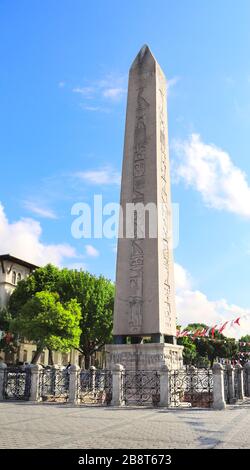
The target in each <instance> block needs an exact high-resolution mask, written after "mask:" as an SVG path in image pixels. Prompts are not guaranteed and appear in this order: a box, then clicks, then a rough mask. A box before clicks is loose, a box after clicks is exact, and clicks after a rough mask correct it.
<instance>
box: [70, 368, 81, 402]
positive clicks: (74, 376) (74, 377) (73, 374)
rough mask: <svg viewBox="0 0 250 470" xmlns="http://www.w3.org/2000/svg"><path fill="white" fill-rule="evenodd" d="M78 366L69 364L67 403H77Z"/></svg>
mask: <svg viewBox="0 0 250 470" xmlns="http://www.w3.org/2000/svg"><path fill="white" fill-rule="evenodd" d="M79 370H80V367H79V366H77V365H74V364H73V365H72V366H70V369H69V403H75V404H77V403H78V376H79Z"/></svg>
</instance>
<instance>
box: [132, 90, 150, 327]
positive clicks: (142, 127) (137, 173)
mask: <svg viewBox="0 0 250 470" xmlns="http://www.w3.org/2000/svg"><path fill="white" fill-rule="evenodd" d="M143 90H144V87H141V88H139V90H138V95H137V107H136V126H135V132H134V147H133V182H132V185H133V187H132V191H133V196H132V202H133V203H134V204H136V203H138V202H142V203H144V191H145V169H146V162H145V157H146V143H147V135H146V119H145V118H146V112H147V109H148V107H149V103H148V102H147V100H146V99H145V98H144V96H143ZM143 265H144V252H143V239H142V238H140V236H139V230H138V220H137V215H136V213H135V214H134V238H133V239H132V240H131V255H130V260H129V268H130V270H129V292H130V295H129V301H128V304H129V329H130V332H131V333H140V331H141V329H142V321H143Z"/></svg>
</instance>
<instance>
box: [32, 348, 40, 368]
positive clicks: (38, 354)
mask: <svg viewBox="0 0 250 470" xmlns="http://www.w3.org/2000/svg"><path fill="white" fill-rule="evenodd" d="M42 352H43V347H42V346H40V347H37V350H36V352H35V354H34V357H33V359H32V361H31V364H37V361H38V359H39V357H40V356H41V354H42Z"/></svg>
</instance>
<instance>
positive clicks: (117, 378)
mask: <svg viewBox="0 0 250 470" xmlns="http://www.w3.org/2000/svg"><path fill="white" fill-rule="evenodd" d="M123 371H124V367H123V366H122V365H121V364H115V365H114V367H113V369H112V401H111V405H113V406H123V405H124V399H123V380H122V379H123V377H122V375H123Z"/></svg>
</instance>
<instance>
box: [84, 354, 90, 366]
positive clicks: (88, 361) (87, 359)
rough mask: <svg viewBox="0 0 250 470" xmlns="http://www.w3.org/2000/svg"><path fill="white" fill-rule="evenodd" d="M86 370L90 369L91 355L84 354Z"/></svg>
mask: <svg viewBox="0 0 250 470" xmlns="http://www.w3.org/2000/svg"><path fill="white" fill-rule="evenodd" d="M84 361H85V369H89V367H90V354H84Z"/></svg>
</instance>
